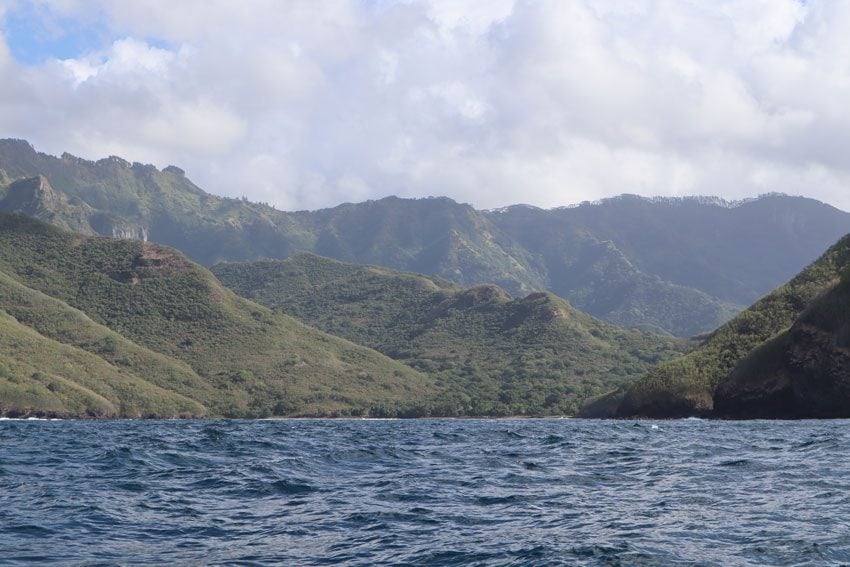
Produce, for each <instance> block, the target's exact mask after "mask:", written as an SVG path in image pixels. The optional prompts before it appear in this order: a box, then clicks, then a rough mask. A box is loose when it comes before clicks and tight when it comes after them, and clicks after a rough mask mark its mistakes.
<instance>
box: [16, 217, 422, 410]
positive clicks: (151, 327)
mask: <svg viewBox="0 0 850 567" xmlns="http://www.w3.org/2000/svg"><path fill="white" fill-rule="evenodd" d="M0 301H1V302H0V309H2V319H0V324H1V325H2V327H0V328H2V333H0V337H1V338H0V340H2V341H3V343H4V344H3V349H2V350H1V351H0V352H2V353H3V356H2V364H3V366H2V368H0V414H6V415H67V416H94V417H138V416H145V417H149V416H158V417H180V416H200V415H208V416H229V417H240V416H244V417H248V416H253V417H261V416H267V415H328V414H336V415H350V414H355V415H367V414H369V413H370V412H373V413H374V412H379V413H380V414H381V415H387V414H389V415H396V414H397V413H399V412H403V411H405V410H406V409H407V408H408V407H409V406H415V405H416V404H424V403H426V401H427V400H429V399H431V397H433V396H434V395H436V394H437V393H438V388H437V387H436V385H435V383H434V381H433V380H432V379H431V378H429V377H428V376H425V375H423V374H421V373H419V372H416V371H414V370H412V369H410V368H409V367H407V366H404V365H402V364H400V363H397V362H395V361H392V360H391V359H389V358H387V357H384V356H383V355H380V354H379V353H376V352H374V351H372V350H369V349H366V348H364V347H360V346H357V345H354V344H352V343H350V342H348V341H345V340H343V339H339V338H336V337H332V336H330V335H327V334H325V333H322V332H320V331H318V330H315V329H312V328H309V327H306V326H304V325H302V324H301V323H299V322H297V321H295V320H293V319H291V318H289V317H287V316H285V315H282V314H277V313H273V312H272V311H270V310H268V309H267V308H265V307H262V306H260V305H257V304H255V303H252V302H250V301H247V300H245V299H242V298H240V297H237V296H236V295H235V294H233V293H232V292H230V291H229V290H227V289H225V288H223V287H222V286H221V285H220V284H219V283H218V281H217V280H216V279H215V278H214V276H213V275H212V274H210V273H209V272H208V271H207V270H205V269H203V268H201V267H200V266H197V265H196V264H193V263H192V262H190V261H189V260H187V259H186V258H185V257H184V256H182V255H181V254H180V253H178V252H176V251H174V250H172V249H170V248H167V247H164V246H160V245H154V244H150V243H145V242H141V241H136V240H115V239H110V238H103V237H86V236H83V235H79V234H76V233H71V232H66V231H64V230H62V229H59V228H55V227H51V226H49V225H45V224H43V223H42V222H40V221H37V220H35V219H32V218H29V217H24V216H19V215H8V214H0Z"/></svg>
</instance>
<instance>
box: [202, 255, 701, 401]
mask: <svg viewBox="0 0 850 567" xmlns="http://www.w3.org/2000/svg"><path fill="white" fill-rule="evenodd" d="M211 269H212V272H213V273H214V274H215V275H216V276H217V277H218V278H219V280H220V281H221V282H222V283H223V284H224V285H226V286H228V287H230V288H231V289H233V290H234V291H236V292H238V293H239V294H241V295H243V296H245V297H246V298H248V299H251V300H252V301H256V302H258V303H261V304H263V305H266V306H268V307H271V308H274V309H276V310H280V311H282V312H284V313H287V314H289V315H291V316H293V317H295V318H297V319H299V320H301V321H303V322H304V323H307V324H309V325H312V326H315V327H317V328H319V329H322V330H323V331H326V332H328V333H331V334H333V335H337V336H341V337H344V338H346V339H349V340H351V341H352V342H355V343H358V344H361V345H364V346H368V347H370V348H373V349H375V350H377V351H379V352H382V353H384V354H386V355H388V356H390V357H391V358H394V359H396V360H398V361H400V362H404V363H405V364H407V365H409V366H411V367H413V368H415V369H418V370H420V371H423V372H426V373H428V374H429V375H432V376H435V377H436V378H437V380H438V381H439V384H440V385H442V386H443V387H446V388H447V392H446V393H445V394H444V395H443V396H442V397H441V401H440V402H439V407H437V408H435V410H436V411H438V412H439V413H441V414H448V415H455V414H457V415H470V414H471V415H513V414H526V415H528V414H534V415H563V414H572V413H574V412H575V411H576V410H577V409H578V407H579V405H580V404H581V402H582V401H583V400H584V399H585V398H587V397H588V396H592V395H595V394H597V393H599V392H601V391H603V390H605V389H609V388H611V387H615V386H618V385H620V384H622V383H624V382H625V381H627V380H628V379H630V378H633V377H635V376H637V375H639V374H640V373H642V372H645V371H646V370H647V369H648V368H650V367H651V366H652V365H653V364H655V363H656V362H658V361H660V360H664V359H666V358H670V357H671V356H673V355H675V354H678V353H681V352H682V351H683V350H684V349H685V348H686V343H685V342H684V341H681V340H675V339H671V338H669V337H662V336H658V335H654V334H647V333H642V332H638V331H627V330H624V329H619V328H617V327H614V326H612V325H608V324H605V323H603V322H601V321H599V320H597V319H594V318H593V317H591V316H589V315H587V314H585V313H581V312H580V311H577V310H575V309H574V308H572V307H571V306H570V304H569V303H567V302H566V301H564V300H563V299H561V298H558V297H556V296H554V295H552V294H550V293H545V292H538V293H533V294H530V295H528V296H526V297H524V298H521V299H513V298H512V297H511V296H510V295H509V294H508V293H507V292H506V291H504V290H503V289H501V288H499V287H498V286H495V285H479V286H475V287H471V288H462V287H460V286H458V285H456V284H453V283H450V282H448V281H446V280H443V279H440V278H436V277H432V276H424V275H421V274H413V273H405V272H398V271H394V270H390V269H387V268H382V267H376V266H362V265H353V264H347V263H342V262H339V261H336V260H332V259H328V258H323V257H319V256H315V255H312V254H298V255H295V256H293V257H291V258H289V259H287V260H283V261H259V262H251V263H222V264H217V265H215V266H213V267H212V268H211Z"/></svg>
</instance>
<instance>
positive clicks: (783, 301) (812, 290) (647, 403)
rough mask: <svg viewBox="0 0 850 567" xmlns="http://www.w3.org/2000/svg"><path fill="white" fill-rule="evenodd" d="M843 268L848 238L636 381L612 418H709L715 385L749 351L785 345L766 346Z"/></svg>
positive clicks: (848, 257) (848, 261) (849, 250)
mask: <svg viewBox="0 0 850 567" xmlns="http://www.w3.org/2000/svg"><path fill="white" fill-rule="evenodd" d="M848 266H850V236H848V237H845V238H843V239H842V240H840V241H839V242H838V243H837V244H835V245H834V246H832V247H831V248H830V249H829V250H827V252H826V253H825V254H824V255H823V256H821V258H819V259H818V260H817V261H815V262H814V263H813V264H811V265H810V266H809V267H807V268H806V269H805V270H803V271H802V272H801V273H800V274H798V275H797V276H796V277H794V278H793V279H792V280H791V281H789V282H788V283H787V284H786V285H784V286H782V287H780V288H778V289H776V290H774V291H773V292H771V293H769V294H768V295H766V296H765V297H763V298H762V299H760V300H759V301H758V302H756V303H755V304H754V305H753V306H752V307H750V308H749V309H747V310H745V311H743V312H742V313H740V314H739V315H738V316H736V317H735V318H734V319H732V320H731V321H729V322H728V323H727V324H725V325H724V326H722V327H721V328H720V329H718V330H717V331H715V332H714V333H712V334H711V335H710V336H708V338H706V339H705V341H704V343H703V344H702V345H701V346H699V347H698V348H696V349H695V350H694V351H693V352H691V353H689V354H687V355H685V356H683V357H681V358H678V359H675V360H672V361H670V362H666V363H663V364H660V365H659V366H658V367H656V368H654V369H653V370H652V371H650V372H649V373H648V374H647V375H646V376H644V377H643V378H641V379H640V380H638V381H637V382H636V383H635V384H633V385H632V386H631V387H629V388H628V390H627V391H626V392H625V395H624V397H623V399H622V402H621V403H620V404H619V407H618V409H617V412H616V413H617V415H620V416H650V417H682V416H688V415H711V414H712V412H713V410H714V394H715V388H716V387H717V385H718V384H719V383H721V381H724V380H726V379H727V377H729V375H730V373H732V371H733V370H734V369H735V367H736V366H737V365H738V364H739V363H740V362H741V361H742V360H744V359H745V358H746V357H747V356H748V355H750V354H751V353H754V351H756V352H760V353H761V354H759V355H757V356H758V357H765V356H766V355H767V353H768V352H776V349H777V348H778V347H779V345H780V344H781V343H782V341H783V340H785V339H781V338H780V339H777V341H778V342H773V343H770V344H766V343H768V341H770V340H771V339H772V338H774V337H775V336H776V335H777V334H778V333H782V332H783V331H785V330H786V329H788V328H789V327H790V326H791V325H792V323H794V321H795V320H796V319H797V317H798V316H800V314H801V313H803V311H804V310H805V309H806V308H807V307H808V306H809V305H811V304H812V301H813V300H814V299H815V298H817V297H818V296H819V295H820V294H822V293H824V292H825V291H826V290H828V289H829V288H830V286H832V285H834V284H835V283H836V282H837V281H838V278H839V277H840V275H841V273H842V272H843V271H844V270H845V269H847V267H848ZM765 349H766V350H765ZM724 399H725V398H724ZM729 411H731V410H729Z"/></svg>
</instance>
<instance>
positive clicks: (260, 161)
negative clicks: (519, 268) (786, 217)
mask: <svg viewBox="0 0 850 567" xmlns="http://www.w3.org/2000/svg"><path fill="white" fill-rule="evenodd" d="M30 4H32V5H35V6H36V7H37V8H38V9H32V10H30V11H29V12H28V14H29V15H30V17H33V18H43V19H44V20H45V21H44V22H43V26H44V27H45V28H50V29H52V30H53V32H52V33H53V34H54V35H55V34H56V33H57V31H56V24H55V22H57V21H60V22H64V23H67V22H77V23H78V24H79V26H80V27H81V29H85V27H86V26H99V27H100V28H102V29H106V30H108V35H109V37H108V38H107V40H106V41H104V42H103V43H102V44H100V45H98V46H96V47H94V48H92V49H90V50H89V51H84V52H81V53H78V54H76V55H73V56H72V58H67V57H65V58H64V59H61V58H59V57H56V56H54V57H50V56H48V57H45V58H44V60H43V61H42V62H40V63H35V64H23V63H21V62H18V61H15V60H14V57H13V53H14V50H12V51H10V50H9V49H8V43H7V42H8V41H9V40H7V38H9V37H12V35H11V32H12V31H14V30H12V29H11V28H10V26H11V25H13V24H12V23H11V22H13V20H14V18H12V17H11V16H12V15H13V14H15V13H16V10H20V9H21V8H20V4H19V3H18V2H15V1H12V0H5V1H4V0H0V21H2V22H3V23H2V27H0V81H2V83H3V85H4V88H3V89H2V90H0V130H2V131H0V135H2V136H16V137H24V138H27V139H29V140H30V141H31V142H33V143H34V144H35V145H36V147H38V148H40V149H43V150H45V151H49V152H52V153H61V152H62V151H70V152H71V153H74V154H77V155H81V156H83V157H89V158H99V157H102V156H105V155H109V154H118V155H122V156H124V157H126V158H127V159H130V160H135V161H148V162H152V163H155V164H156V165H159V166H164V165H167V164H171V163H174V164H177V165H180V166H181V167H183V168H184V169H186V170H187V171H188V173H189V175H190V176H191V177H192V178H193V179H194V180H196V181H197V182H198V183H199V184H200V185H201V186H202V187H204V188H206V189H207V190H209V191H211V192H214V193H218V194H226V195H235V196H238V195H247V196H249V197H250V198H252V199H256V200H262V201H268V202H271V203H274V204H276V205H278V206H279V207H283V208H287V209H296V208H299V209H300V208H315V207H321V206H329V205H334V204H337V203H339V202H343V201H355V200H362V199H367V198H378V197H382V196H385V195H389V194H397V195H402V196H424V195H448V196H450V197H453V198H455V199H458V200H461V201H467V202H471V203H473V204H475V205H477V206H480V207H495V206H502V205H505V204H510V203H516V202H530V203H533V204H537V205H541V206H556V205H563V204H569V203H574V202H578V201H582V200H586V199H596V198H599V197H603V196H609V195H614V194H619V193H622V192H634V193H641V194H646V195H682V194H712V195H721V196H725V197H729V198H740V197H746V196H752V195H756V194H759V193H763V192H768V191H783V192H788V193H792V194H805V195H810V196H813V197H816V198H820V199H822V200H825V201H828V202H831V203H833V204H836V205H837V206H840V207H842V208H844V209H850V157H849V156H848V154H847V152H846V148H847V147H850V114H848V113H847V111H846V106H847V102H846V101H847V100H850V36H848V35H847V33H846V30H847V29H850V3H847V2H834V1H830V0H809V1H806V2H802V1H800V0H764V1H760V0H752V1H749V0H748V1H744V0H739V1H722V0H721V1H718V2H702V1H696V0H692V1H691V0H632V1H629V2H622V1H617V2H614V1H611V2H606V1H603V2H599V1H595V0H498V1H495V0H430V1H426V0H407V1H401V0H399V1H390V0H328V1H323V2H315V1H307V0H286V1H279V0H253V1H251V2H247V3H244V2H239V3H237V2H234V1H230V0H184V1H181V2H174V1H171V0H169V1H165V0H134V1H133V2H107V1H106V0H103V1H98V0H64V1H62V2H56V1H48V0H43V1H42V0H33V1H32V2H31V3H30ZM61 31H62V30H61V29H60V30H59V34H60V36H61ZM72 31H73V30H66V32H65V33H72Z"/></svg>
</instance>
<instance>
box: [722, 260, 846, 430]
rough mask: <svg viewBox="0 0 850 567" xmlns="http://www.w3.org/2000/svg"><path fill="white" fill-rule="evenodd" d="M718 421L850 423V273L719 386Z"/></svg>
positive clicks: (747, 359) (743, 361)
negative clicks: (829, 420)
mask: <svg viewBox="0 0 850 567" xmlns="http://www.w3.org/2000/svg"><path fill="white" fill-rule="evenodd" d="M714 415H715V416H718V417H728V418H747V419H753V418H766V419H777V418H779V419H800V418H839V417H840V418H847V417H850V271H848V270H845V271H844V275H843V277H842V278H841V281H840V282H839V283H838V284H835V285H834V286H832V287H831V288H830V289H829V291H828V292H826V293H825V294H824V295H822V296H820V297H818V298H817V299H815V300H814V302H813V303H812V305H811V306H810V307H809V308H808V309H806V310H805V311H804V312H803V313H802V314H801V315H800V317H798V318H797V320H796V321H795V322H794V324H793V325H792V326H791V328H790V329H788V330H787V331H784V332H782V333H780V334H779V335H778V336H776V337H774V338H773V339H771V340H770V341H767V342H766V343H764V344H763V345H761V346H759V347H758V348H757V349H755V350H754V351H753V352H751V353H750V354H749V355H748V356H747V357H746V358H745V359H744V360H742V361H741V362H740V363H739V364H738V365H737V366H736V367H735V369H734V371H732V373H731V374H730V375H728V376H727V377H725V378H724V379H723V380H722V381H721V382H720V384H719V385H718V386H717V390H716V392H715V396H714Z"/></svg>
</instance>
